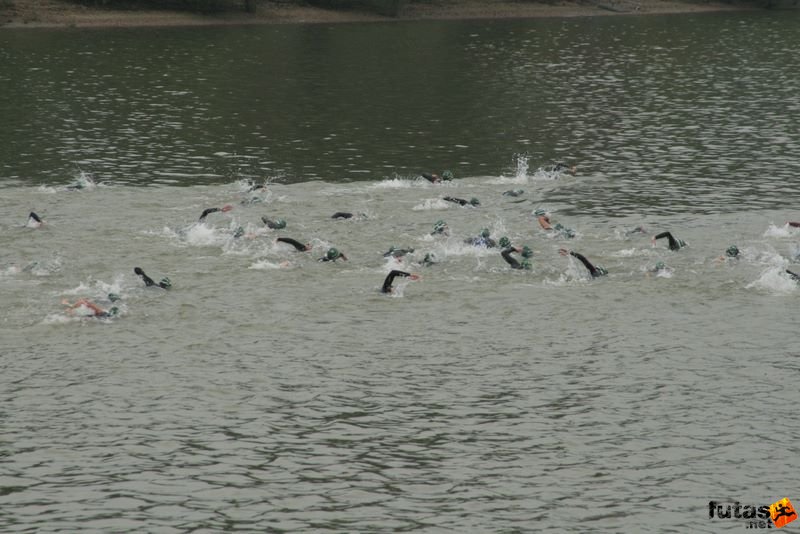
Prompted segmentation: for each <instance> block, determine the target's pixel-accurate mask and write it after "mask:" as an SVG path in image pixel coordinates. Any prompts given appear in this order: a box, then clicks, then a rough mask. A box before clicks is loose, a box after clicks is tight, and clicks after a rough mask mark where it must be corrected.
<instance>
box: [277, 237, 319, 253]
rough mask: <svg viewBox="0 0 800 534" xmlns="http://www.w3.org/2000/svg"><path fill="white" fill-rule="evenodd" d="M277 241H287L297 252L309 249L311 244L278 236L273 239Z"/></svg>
mask: <svg viewBox="0 0 800 534" xmlns="http://www.w3.org/2000/svg"><path fill="white" fill-rule="evenodd" d="M275 241H276V242H278V243H287V244H289V245H292V246H293V247H294V249H295V250H296V251H297V252H306V251H309V250H311V245H310V244H309V243H306V244H305V245H304V244H303V243H301V242H300V241H297V240H296V239H292V238H291V237H279V238H278V239H276V240H275Z"/></svg>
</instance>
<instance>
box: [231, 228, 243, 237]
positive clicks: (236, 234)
mask: <svg viewBox="0 0 800 534" xmlns="http://www.w3.org/2000/svg"><path fill="white" fill-rule="evenodd" d="M243 235H244V228H242V227H241V226H240V227H239V228H237V229H236V231H235V232H233V237H242V236H243Z"/></svg>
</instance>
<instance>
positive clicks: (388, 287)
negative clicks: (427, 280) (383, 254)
mask: <svg viewBox="0 0 800 534" xmlns="http://www.w3.org/2000/svg"><path fill="white" fill-rule="evenodd" d="M398 276H402V277H406V276H411V273H407V272H405V271H398V270H394V271H392V272H390V273H389V275H388V276H387V277H386V280H384V281H383V287H382V288H381V293H391V292H392V283H393V282H394V279H395V278H396V277H398Z"/></svg>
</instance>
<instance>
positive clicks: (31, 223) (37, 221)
mask: <svg viewBox="0 0 800 534" xmlns="http://www.w3.org/2000/svg"><path fill="white" fill-rule="evenodd" d="M43 224H44V221H43V220H42V219H41V217H39V216H38V215H36V213H34V212H30V213H29V214H28V223H27V224H26V226H28V227H29V228H39V227H40V226H41V225H43Z"/></svg>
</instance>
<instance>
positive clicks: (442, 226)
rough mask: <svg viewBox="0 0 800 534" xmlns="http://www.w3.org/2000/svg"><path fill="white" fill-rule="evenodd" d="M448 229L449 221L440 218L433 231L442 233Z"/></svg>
mask: <svg viewBox="0 0 800 534" xmlns="http://www.w3.org/2000/svg"><path fill="white" fill-rule="evenodd" d="M446 229H447V223H446V222H444V221H443V220H441V219H439V220H438V221H436V224H434V225H433V233H434V234H441V233H442V232H444V231H445V230H446Z"/></svg>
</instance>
